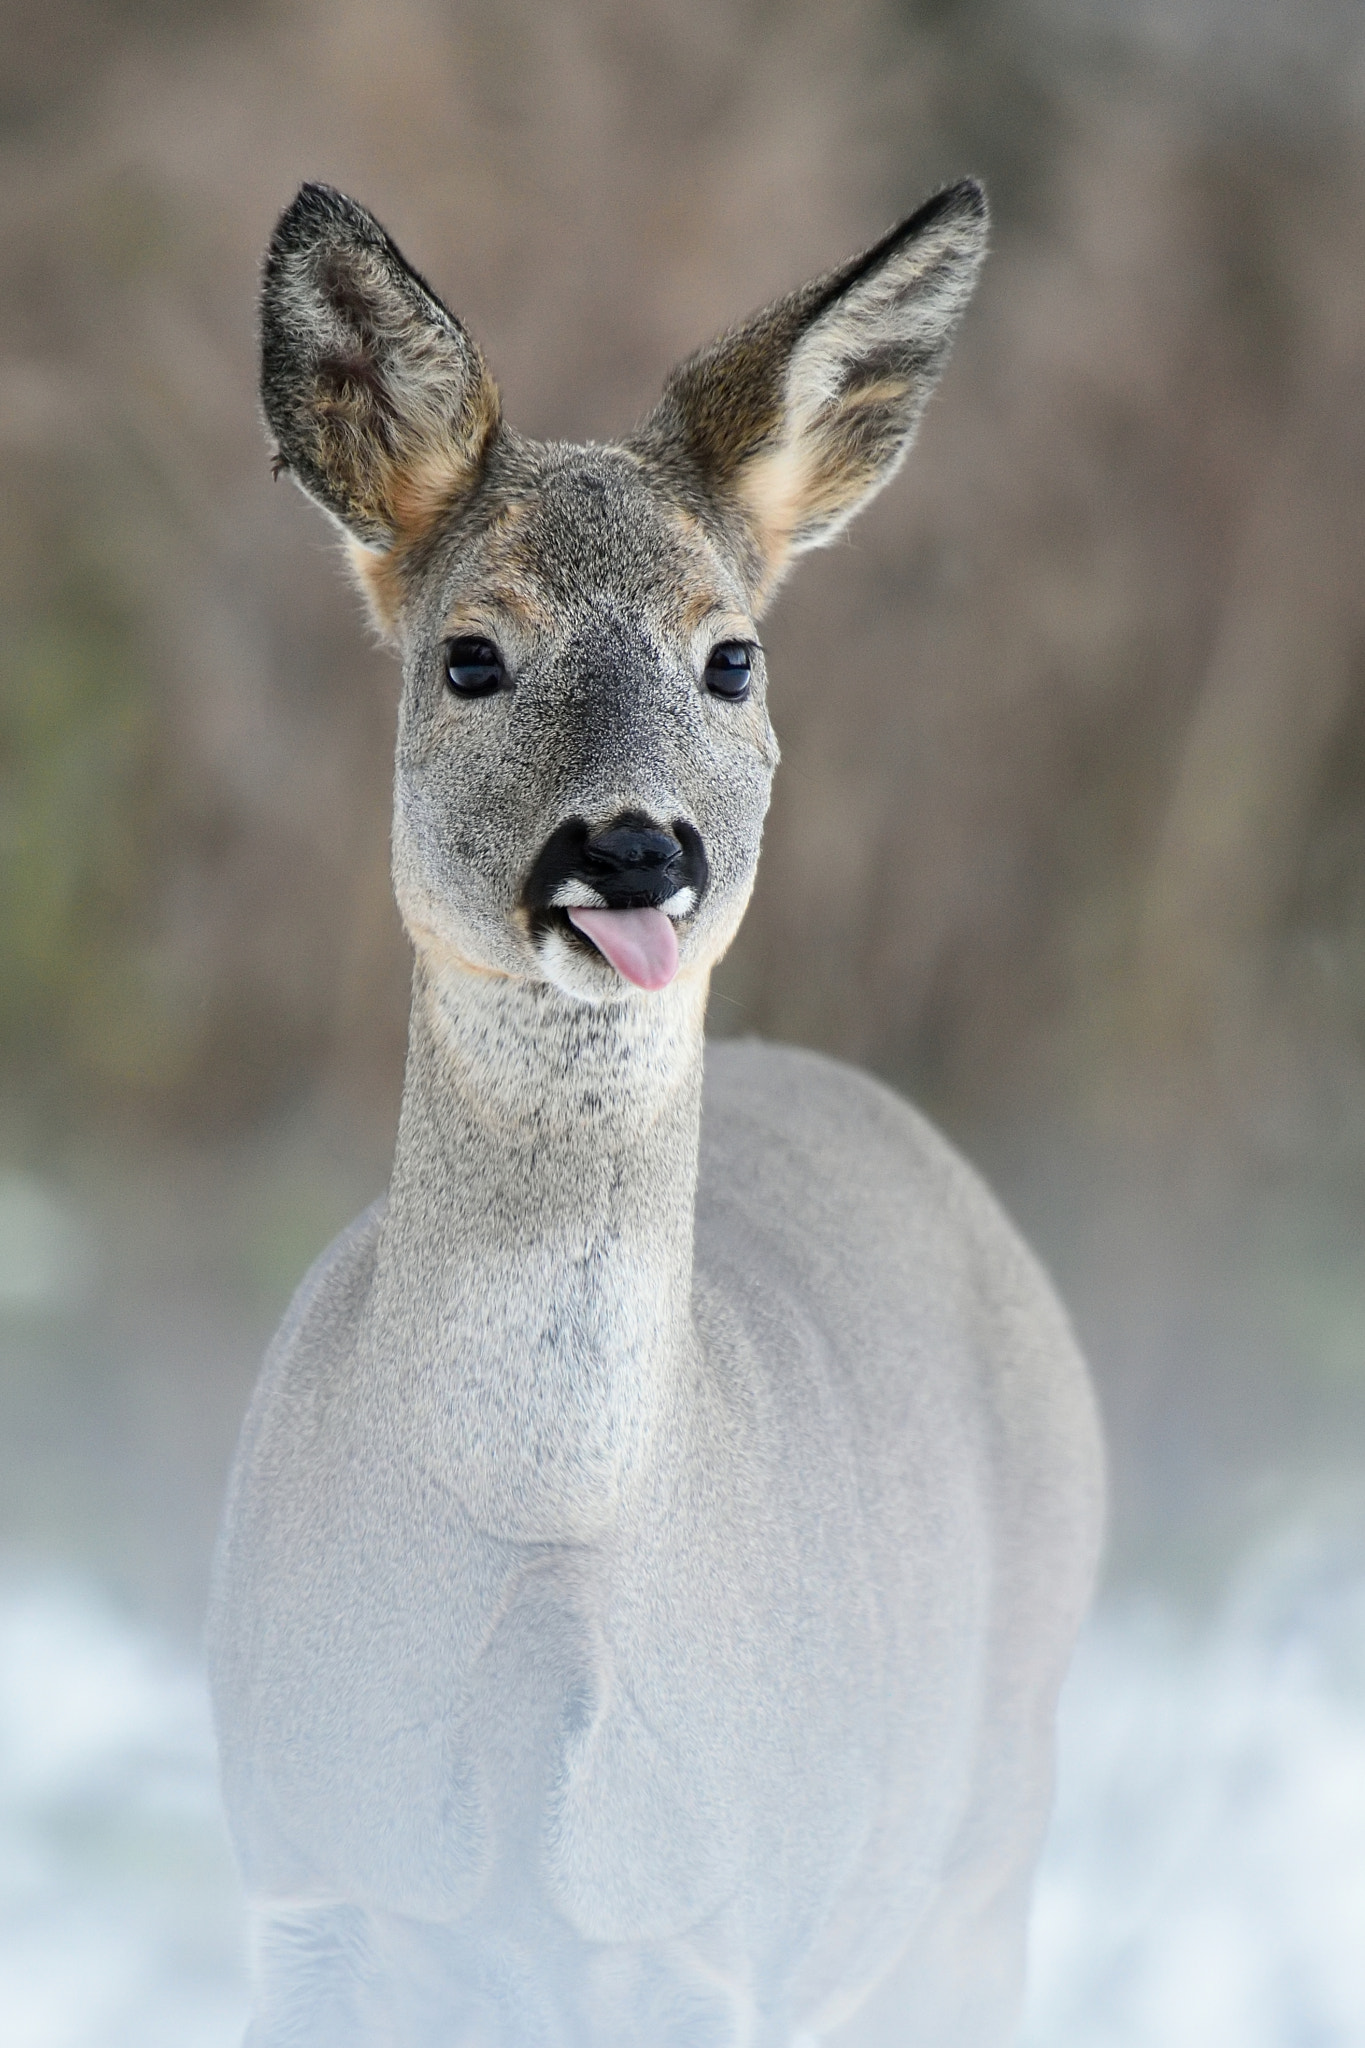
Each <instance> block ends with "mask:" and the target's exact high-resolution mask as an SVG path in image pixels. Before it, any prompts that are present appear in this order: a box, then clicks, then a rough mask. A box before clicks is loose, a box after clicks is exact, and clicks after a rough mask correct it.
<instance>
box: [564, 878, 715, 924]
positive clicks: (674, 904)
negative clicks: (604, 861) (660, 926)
mask: <svg viewBox="0 0 1365 2048" xmlns="http://www.w3.org/2000/svg"><path fill="white" fill-rule="evenodd" d="M696 903H697V892H696V890H695V889H694V888H693V887H692V884H691V883H690V882H687V883H685V884H684V885H683V887H682V888H681V889H675V890H674V891H673V894H672V895H671V896H670V897H668V898H667V900H666V901H665V902H663V903H661V904H660V905H659V908H660V910H662V912H663V914H664V916H665V917H674V918H677V917H686V916H687V914H688V912H689V911H690V910H694V909H695V908H696ZM550 908H551V909H552V910H610V909H611V905H610V904H609V903H608V902H607V901H606V899H605V897H603V896H602V895H600V894H599V892H598V891H597V890H596V889H594V888H593V886H592V883H591V882H581V881H580V880H579V879H578V877H577V876H576V875H571V876H570V877H569V879H568V881H567V882H561V883H560V884H559V885H558V887H557V888H556V890H555V892H554V894H553V895H552V896H551V898H550Z"/></svg>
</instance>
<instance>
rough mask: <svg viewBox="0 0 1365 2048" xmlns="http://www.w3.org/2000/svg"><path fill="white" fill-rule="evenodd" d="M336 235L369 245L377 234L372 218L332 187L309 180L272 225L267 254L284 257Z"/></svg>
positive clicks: (316, 180) (315, 180) (353, 201)
mask: <svg viewBox="0 0 1365 2048" xmlns="http://www.w3.org/2000/svg"><path fill="white" fill-rule="evenodd" d="M338 233H340V234H342V235H345V236H350V237H357V238H359V239H361V240H366V241H371V240H373V239H374V238H375V237H376V236H377V235H379V234H380V229H379V227H378V224H377V222H376V221H375V220H374V218H373V216H372V215H371V214H369V213H368V212H367V211H366V210H365V208H364V207H363V206H360V205H358V204H357V202H356V201H355V200H354V199H349V198H348V197H347V196H346V194H345V193H344V192H339V191H338V190H337V188H336V186H335V185H324V184H323V183H322V182H321V180H320V179H310V180H308V182H307V183H305V184H302V185H300V187H299V189H298V191H297V192H296V193H295V194H294V197H293V198H292V199H291V200H290V202H289V204H288V206H286V208H285V209H284V212H283V213H282V214H281V215H280V217H279V219H278V220H277V221H276V223H275V232H274V234H273V235H272V236H271V238H270V254H271V255H272V256H276V257H278V256H287V255H291V254H293V253H294V252H296V251H298V250H300V249H305V248H307V247H309V246H310V244H312V243H314V242H316V241H318V240H319V239H320V238H321V237H323V236H331V237H335V236H336V235H337V234H338Z"/></svg>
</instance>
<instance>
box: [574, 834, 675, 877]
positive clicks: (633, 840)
mask: <svg viewBox="0 0 1365 2048" xmlns="http://www.w3.org/2000/svg"><path fill="white" fill-rule="evenodd" d="M583 854H584V859H585V861H586V864H587V866H588V868H589V869H590V870H591V869H596V870H597V872H598V873H599V874H602V875H620V874H626V873H629V872H632V871H634V872H636V873H640V872H645V873H652V872H653V871H655V870H656V869H658V868H667V867H671V866H672V865H673V863H674V861H675V860H681V858H682V848H681V846H680V845H679V844H678V842H677V840H676V839H675V838H674V837H673V834H672V833H671V832H660V831H658V830H656V829H655V827H653V826H642V825H613V826H611V827H610V828H609V829H608V830H607V831H605V832H594V834H593V835H592V837H591V838H590V839H589V840H588V841H587V843H586V844H585V846H584V848H583Z"/></svg>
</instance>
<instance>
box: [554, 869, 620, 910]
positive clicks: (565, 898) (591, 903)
mask: <svg viewBox="0 0 1365 2048" xmlns="http://www.w3.org/2000/svg"><path fill="white" fill-rule="evenodd" d="M607 907H608V906H607V904H606V901H605V899H604V898H603V897H602V896H600V895H599V894H598V892H597V890H596V889H594V888H593V886H592V883H591V882H580V881H579V879H578V877H577V876H576V875H571V876H570V877H569V879H568V881H567V882H561V883H560V884H559V886H558V888H557V889H556V890H555V892H554V894H553V896H551V898H550V908H551V909H552V910H605V909H606V908H607Z"/></svg>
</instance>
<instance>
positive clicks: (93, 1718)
mask: <svg viewBox="0 0 1365 2048" xmlns="http://www.w3.org/2000/svg"><path fill="white" fill-rule="evenodd" d="M239 1916H240V1902H239V1899H238V1896H237V1887H236V1880H235V1876H234V1873H233V1869H232V1864H231V1858H230V1855H229V1852H228V1848H227V1843H226V1840H225V1836H224V1832H223V1826H222V1821H221V1818H220V1815H219V1810H218V1802H217V1793H216V1787H215V1783H214V1770H213V1743H212V1733H211V1729H210V1725H209V1716H208V1708H207V1702H206V1699H205V1696H204V1689H203V1683H202V1678H201V1676H200V1674H199V1673H198V1671H197V1670H196V1669H195V1668H194V1666H193V1664H192V1663H191V1662H190V1661H189V1660H187V1659H186V1658H185V1657H183V1656H180V1655H177V1654H175V1653H174V1652H173V1651H172V1650H171V1649H170V1648H169V1647H167V1646H166V1645H165V1644H164V1643H162V1642H161V1641H160V1640H159V1639H157V1638H156V1637H155V1636H154V1635H153V1634H151V1633H150V1632H149V1631H147V1630H145V1629H140V1628H137V1627H135V1626H133V1625H131V1624H130V1623H129V1622H128V1621H126V1620H125V1619H124V1618H122V1617H121V1616H120V1615H119V1614H118V1613H117V1612H116V1611H115V1610H114V1608H113V1607H112V1606H111V1605H110V1604H109V1603H108V1602H107V1601H106V1600H105V1599H103V1598H102V1597H101V1595H100V1594H99V1592H98V1590H97V1589H95V1588H93V1587H91V1586H88V1585H83V1584H79V1583H74V1582H72V1581H70V1580H66V1579H57V1578H41V1577H37V1578H35V1577H33V1576H28V1577H21V1576H17V1575H14V1574H12V1575H11V1576H10V1577H9V1579H8V1580H7V1581H0V2035H2V2036H3V2039H4V2041H5V2043H6V2048H237V2044H238V2043H239V2042H240V2039H241V2034H242V2029H243V2026H244V2023H245V2014H246V1992H245V1984H244V1976H243V1970H242V1964H241V1934H240V1922H239ZM1356 2042H1361V2043H1365V1527H1362V1525H1361V1524H1360V1522H1359V1521H1356V1520H1353V1519H1351V1518H1350V1517H1340V1516H1339V1517H1336V1518H1332V1517H1329V1518H1327V1519H1326V1520H1323V1521H1320V1522H1319V1523H1318V1524H1317V1525H1315V1526H1314V1527H1312V1528H1311V1529H1300V1530H1299V1531H1298V1532H1296V1533H1294V1534H1291V1535H1288V1536H1285V1537H1282V1538H1281V1539H1280V1540H1279V1541H1278V1542H1276V1543H1275V1544H1273V1545H1271V1546H1270V1547H1268V1548H1267V1549H1264V1550H1262V1551H1261V1552H1259V1553H1258V1554H1257V1555H1256V1556H1255V1557H1253V1558H1250V1559H1248V1560H1247V1561H1246V1563H1245V1564H1244V1566H1243V1568H1242V1570H1241V1572H1240V1574H1239V1575H1238V1578H1237V1581H1236V1583H1235V1584H1234V1585H1233V1587H1232V1588H1231V1589H1230V1591H1229V1593H1228V1595H1227V1597H1226V1599H1225V1601H1224V1603H1223V1605H1222V1607H1221V1608H1220V1610H1219V1611H1218V1612H1217V1613H1216V1614H1215V1615H1214V1616H1213V1617H1212V1618H1211V1619H1206V1620H1204V1621H1203V1622H1198V1621H1195V1620H1192V1619H1191V1618H1190V1617H1189V1616H1187V1615H1182V1614H1181V1613H1179V1612H1178V1611H1177V1610H1176V1609H1175V1608H1174V1607H1173V1606H1172V1605H1171V1604H1170V1603H1169V1602H1162V1601H1160V1600H1158V1599H1156V1598H1155V1597H1153V1596H1150V1595H1149V1596H1146V1597H1143V1598H1131V1599H1127V1600H1125V1601H1122V1602H1120V1601H1114V1600H1111V1601H1109V1602H1107V1603H1106V1604H1104V1605H1102V1606H1101V1608H1100V1609H1099V1611H1098V1612H1097V1613H1096V1615H1095V1617H1094V1618H1093V1620H1092V1622H1091V1624H1090V1626H1089V1627H1088V1629H1087V1631H1086V1634H1085V1636H1084V1638H1083V1640H1082V1643H1081V1647H1080V1650H1079V1652H1078V1654H1077V1658H1076V1662H1075V1665H1074V1667H1073V1671H1072V1674H1071V1677H1070V1679H1069V1680H1068V1684H1067V1688H1066V1691H1065V1694H1064V1697H1063V1704H1062V1715H1061V1723H1060V1732H1059V1778H1058V1797H1057V1808H1056V1815H1055V1820H1054V1825H1053V1829H1052V1833H1051V1837H1050V1840H1049V1844H1048V1849H1047V1853H1046V1856H1045V1859H1044V1864H1043V1868H1042V1872H1041V1874H1040V1879H1039V1884H1038V1889H1037V1896H1036V1904H1035V1912H1034V1924H1033V1935H1032V1984H1031V1993H1030V2001H1029V2010H1028V2018H1027V2022H1026V2026H1025V2033H1024V2048H1211V2044H1223V2043H1228V2044H1236V2048H1349V2044H1352V2043H1356Z"/></svg>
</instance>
